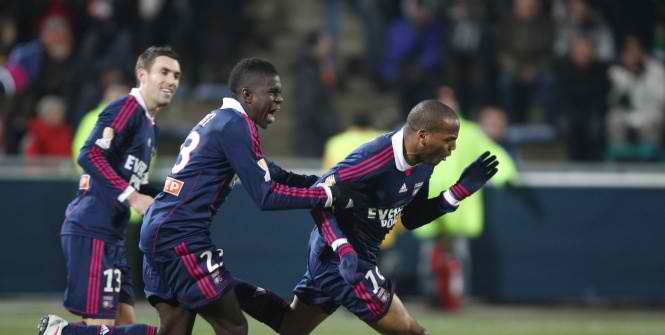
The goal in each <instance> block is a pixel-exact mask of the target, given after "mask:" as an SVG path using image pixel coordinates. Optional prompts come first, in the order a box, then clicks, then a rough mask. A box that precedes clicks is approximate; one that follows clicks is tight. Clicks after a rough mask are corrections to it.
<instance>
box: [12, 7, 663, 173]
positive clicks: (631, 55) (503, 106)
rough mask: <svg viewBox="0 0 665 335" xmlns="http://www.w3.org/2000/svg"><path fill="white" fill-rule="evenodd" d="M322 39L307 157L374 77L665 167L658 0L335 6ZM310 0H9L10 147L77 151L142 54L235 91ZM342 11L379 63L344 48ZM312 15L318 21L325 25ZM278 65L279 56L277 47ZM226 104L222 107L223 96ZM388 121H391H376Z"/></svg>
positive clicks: (302, 78) (196, 90)
mask: <svg viewBox="0 0 665 335" xmlns="http://www.w3.org/2000/svg"><path fill="white" fill-rule="evenodd" d="M319 1H320V3H319V4H318V5H320V7H321V9H322V12H321V13H320V14H321V15H320V18H317V19H315V20H317V21H319V22H320V24H319V26H320V29H319V30H316V31H312V32H310V33H306V34H300V35H306V36H305V38H304V42H303V43H302V46H301V49H300V50H291V49H293V48H290V49H289V51H290V52H284V51H283V50H282V52H281V54H275V55H274V57H281V58H284V57H290V58H291V59H292V61H291V62H292V64H295V65H296V66H294V67H290V68H285V69H281V71H282V72H285V71H292V72H293V75H294V82H293V83H288V85H293V87H294V91H295V92H296V93H295V94H294V96H293V101H292V104H293V106H294V114H293V115H294V126H295V129H294V131H293V132H292V136H293V141H295V142H296V143H301V144H302V143H308V144H309V145H308V146H307V148H304V146H302V145H300V146H299V148H300V150H298V151H296V152H294V153H295V154H296V155H301V156H309V157H321V155H322V153H323V148H324V146H325V142H326V140H327V139H329V138H330V137H332V136H333V135H334V134H335V133H337V132H338V131H339V130H340V129H341V128H342V126H343V125H342V123H341V121H340V118H339V117H338V115H339V111H336V110H335V109H336V104H335V98H336V93H337V92H338V90H339V89H340V88H343V86H344V82H345V81H346V80H349V78H358V77H361V78H364V80H368V81H370V82H371V83H372V87H373V89H374V90H376V91H377V92H380V94H390V95H394V96H396V97H397V98H398V102H399V103H398V106H396V108H398V109H399V111H400V113H401V115H402V116H405V115H406V114H407V112H408V110H409V109H410V108H411V107H412V106H413V105H415V104H416V103H417V102H419V101H420V100H423V99H428V98H436V97H439V96H441V95H442V94H445V92H447V91H446V90H450V92H454V93H455V94H456V99H457V101H458V104H459V106H458V109H459V112H460V113H461V114H463V115H464V117H465V118H467V119H469V120H474V121H477V122H478V123H479V124H480V125H481V127H482V128H483V129H485V130H486V131H487V132H488V133H489V134H490V137H491V138H493V139H494V140H495V141H496V142H498V143H500V144H502V145H504V146H505V147H506V149H507V150H508V151H509V152H511V153H512V152H514V148H515V147H517V146H519V145H521V144H523V143H526V142H530V141H552V142H557V143H560V144H561V146H562V148H563V149H564V152H565V155H564V157H565V158H566V159H569V160H572V161H608V160H609V161H613V160H619V161H662V160H664V159H665V150H664V143H665V131H663V129H664V126H665V68H664V65H663V64H664V63H663V62H664V61H665V2H663V1H657V0H636V1H622V0H383V1H379V0H319ZM298 3H299V2H298V1H268V0H265V1H262V0H250V1H242V0H223V1H222V0H220V1H195V0H189V1H188V0H85V1H84V0H78V1H77V0H20V1H19V0H7V1H2V2H1V3H0V134H1V135H2V136H1V137H0V138H1V139H0V148H2V152H3V153H4V154H7V155H14V154H25V155H54V156H67V157H68V156H69V155H70V152H69V150H70V149H69V148H70V147H71V145H70V142H71V138H72V133H73V129H76V127H77V125H78V124H79V122H80V120H81V118H82V117H83V116H84V115H85V114H86V113H87V112H89V111H91V110H94V109H95V108H96V107H98V105H99V103H100V101H102V100H103V99H102V98H103V96H104V92H105V90H106V89H108V88H109V87H114V85H125V86H129V87H131V86H132V85H133V83H134V80H133V67H134V62H135V59H136V55H137V54H138V52H139V51H140V50H142V49H144V48H145V47H147V46H149V45H159V44H169V45H172V46H173V47H174V48H175V49H176V50H177V51H178V52H179V53H180V54H181V56H182V64H183V65H184V68H183V69H184V77H183V81H184V82H183V85H182V86H183V88H184V90H182V91H183V93H182V94H183V95H185V97H184V98H195V97H196V96H197V95H198V96H208V97H210V96H214V95H216V94H218V93H217V92H222V91H223V89H220V87H223V86H224V84H225V80H226V77H227V75H228V72H229V70H230V69H229V67H230V66H231V65H232V64H234V62H235V61H237V60H238V59H239V58H241V57H244V56H248V54H247V50H250V49H251V48H255V49H253V50H264V51H266V52H270V50H274V49H275V50H276V49H278V48H277V47H276V46H275V43H276V41H277V40H279V39H278V38H277V37H278V36H279V34H293V35H294V38H297V35H298V32H297V31H295V32H294V30H293V29H294V28H292V27H288V26H289V25H292V26H297V25H296V24H295V22H296V21H298V20H305V18H298V17H295V16H292V15H291V16H290V15H289V11H290V8H289V6H294V5H297V4H298ZM342 11H348V12H349V13H351V14H352V16H353V17H356V18H357V19H358V22H359V23H360V27H361V28H362V29H361V32H362V34H363V37H362V38H363V41H364V54H363V55H347V54H344V53H343V52H342V51H341V48H340V45H343V44H344V43H345V42H344V40H345V38H347V36H345V35H344V34H342V31H343V29H342V27H341V25H342V23H343V22H342V20H341V19H340V17H341V16H342V15H341V13H342ZM310 20H312V19H311V18H310ZM273 54H274V52H273ZM220 98H221V97H220ZM367 109H369V110H370V116H371V119H374V120H376V119H377V118H380V117H381V115H376V114H372V110H371V106H368V108H367Z"/></svg>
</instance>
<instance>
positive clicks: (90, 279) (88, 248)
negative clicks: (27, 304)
mask: <svg viewBox="0 0 665 335" xmlns="http://www.w3.org/2000/svg"><path fill="white" fill-rule="evenodd" d="M60 242H61V243H62V251H63V252H64V254H65V262H66V264H67V287H66V289H65V300H64V306H65V308H67V309H68V310H69V311H70V312H72V313H73V314H76V315H80V316H82V317H84V318H91V319H115V318H116V310H117V306H118V303H119V302H122V303H126V304H130V305H134V284H133V283H132V278H131V273H130V271H129V265H128V264H127V255H126V251H125V247H124V246H119V245H115V244H112V243H108V242H105V241H103V240H98V239H94V238H91V237H85V236H78V235H64V236H61V237H60Z"/></svg>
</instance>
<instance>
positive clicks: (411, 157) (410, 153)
mask: <svg viewBox="0 0 665 335" xmlns="http://www.w3.org/2000/svg"><path fill="white" fill-rule="evenodd" d="M403 141H404V145H403V146H402V150H403V151H404V152H403V154H404V159H405V160H406V162H407V163H408V164H409V165H411V166H416V165H418V163H420V154H419V153H418V149H417V145H418V143H417V142H416V141H413V140H412V139H411V136H408V135H407V134H404V140H403Z"/></svg>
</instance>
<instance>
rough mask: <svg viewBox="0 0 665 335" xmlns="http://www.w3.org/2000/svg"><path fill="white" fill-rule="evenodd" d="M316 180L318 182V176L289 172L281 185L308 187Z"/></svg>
mask: <svg viewBox="0 0 665 335" xmlns="http://www.w3.org/2000/svg"><path fill="white" fill-rule="evenodd" d="M317 180H319V176H315V175H304V174H297V173H293V172H289V173H288V174H287V175H286V178H284V181H283V182H282V183H283V184H286V185H289V186H293V187H310V186H312V185H314V183H316V181H317Z"/></svg>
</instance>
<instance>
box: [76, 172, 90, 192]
mask: <svg viewBox="0 0 665 335" xmlns="http://www.w3.org/2000/svg"><path fill="white" fill-rule="evenodd" d="M89 188H90V175H89V174H84V175H81V179H79V190H87V189H89Z"/></svg>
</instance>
